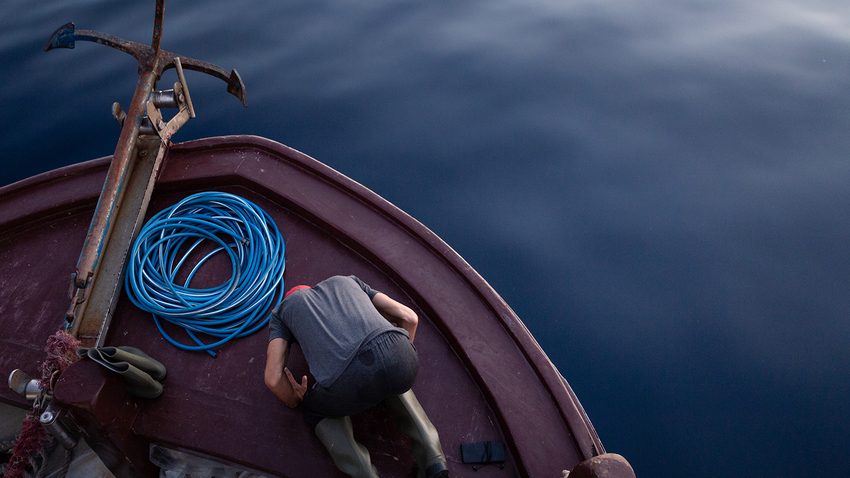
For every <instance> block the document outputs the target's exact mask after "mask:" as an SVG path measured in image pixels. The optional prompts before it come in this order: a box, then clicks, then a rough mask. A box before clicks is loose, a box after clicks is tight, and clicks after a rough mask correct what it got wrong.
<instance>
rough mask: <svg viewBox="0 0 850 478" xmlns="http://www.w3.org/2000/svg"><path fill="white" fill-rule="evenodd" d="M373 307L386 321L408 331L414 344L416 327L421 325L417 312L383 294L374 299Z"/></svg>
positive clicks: (378, 294)
mask: <svg viewBox="0 0 850 478" xmlns="http://www.w3.org/2000/svg"><path fill="white" fill-rule="evenodd" d="M372 305H374V306H375V308H376V309H378V312H380V313H381V315H383V316H384V318H385V319H387V320H388V321H390V322H392V323H396V324H398V326H399V327H401V328H402V329H404V330H406V331H407V333H409V334H410V341H411V342H413V336H414V335H416V326H417V325H418V324H419V317H418V316H417V315H416V312H414V311H413V310H411V309H410V307H407V306H406V305H404V304H402V303H400V302H396V301H395V300H393V299H391V298H390V297H389V296H388V295H387V294H384V293H383V292H378V293H377V294H376V295H375V297H373V298H372Z"/></svg>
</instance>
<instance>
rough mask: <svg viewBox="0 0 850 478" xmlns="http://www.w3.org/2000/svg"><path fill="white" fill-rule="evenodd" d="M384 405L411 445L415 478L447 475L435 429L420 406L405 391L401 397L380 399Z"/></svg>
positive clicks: (410, 392)
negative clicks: (414, 460)
mask: <svg viewBox="0 0 850 478" xmlns="http://www.w3.org/2000/svg"><path fill="white" fill-rule="evenodd" d="M384 405H386V406H387V408H388V409H389V410H390V413H392V414H393V416H394V417H395V420H396V423H397V424H398V427H399V428H400V429H401V431H402V433H404V434H405V435H407V436H409V437H410V440H411V441H412V442H413V456H415V457H416V464H417V465H418V467H419V471H418V473H417V476H418V478H444V477H447V476H449V469H448V464H447V463H446V456H445V455H444V454H443V447H442V446H440V436H439V435H438V434H437V429H436V428H434V425H433V424H432V423H431V420H429V419H428V416H427V415H425V410H422V405H420V404H419V400H417V399H416V395H414V394H413V390H408V391H407V392H404V393H403V394H401V395H393V396H391V397H388V398H387V399H385V400H384Z"/></svg>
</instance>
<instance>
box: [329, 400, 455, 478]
mask: <svg viewBox="0 0 850 478" xmlns="http://www.w3.org/2000/svg"><path fill="white" fill-rule="evenodd" d="M384 404H385V405H386V406H387V408H388V409H389V410H390V413H391V414H392V415H393V416H394V417H395V420H396V423H397V424H398V427H399V429H401V431H402V433H404V434H405V435H407V436H408V437H410V440H411V441H412V442H413V456H415V457H416V464H417V466H418V468H419V471H418V474H417V476H418V478H446V477H448V476H449V469H448V466H447V463H446V457H445V455H444V454H443V447H442V446H440V437H439V435H438V434H437V429H436V428H434V425H433V424H432V423H431V420H429V419H428V416H427V415H425V410H422V405H420V404H419V400H417V399H416V395H414V394H413V391H412V390H408V391H407V392H405V393H403V394H401V395H393V396H391V397H389V398H387V399H385V400H384ZM316 436H317V437H319V441H321V442H322V444H324V445H325V448H327V449H328V452H330V454H331V457H332V458H333V460H334V463H335V464H336V466H337V468H339V469H340V470H341V471H343V472H344V473H348V474H349V475H350V476H351V477H352V478H377V476H378V475H377V472H376V470H375V467H374V466H373V465H372V461H371V459H370V458H369V450H367V449H366V447H364V446H363V445H361V444H360V443H358V442H357V441H356V440H354V433H353V429H352V427H351V419H350V418H349V417H342V418H325V419H323V420H322V421H320V422H319V424H318V425H316Z"/></svg>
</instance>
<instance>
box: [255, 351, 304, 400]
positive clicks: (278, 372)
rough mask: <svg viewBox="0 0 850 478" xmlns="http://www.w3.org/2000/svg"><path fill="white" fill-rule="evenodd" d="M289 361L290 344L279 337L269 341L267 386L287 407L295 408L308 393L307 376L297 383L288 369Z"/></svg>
mask: <svg viewBox="0 0 850 478" xmlns="http://www.w3.org/2000/svg"><path fill="white" fill-rule="evenodd" d="M288 361H289V342H287V341H286V340H283V339H282V338H279V337H278V338H276V339H272V340H271V341H269V347H268V349H267V350H266V372H265V379H266V386H267V387H269V390H271V391H272V393H274V394H275V395H276V396H277V398H279V399H281V400H283V403H285V404H286V406H287V407H289V408H295V407H297V406H298V404H300V403H301V401H302V400H304V394H305V393H307V376H306V375H305V376H304V377H303V378H302V379H301V383H298V382H296V381H295V377H293V376H292V372H290V371H289V369H288V368H286V363H287V362H288Z"/></svg>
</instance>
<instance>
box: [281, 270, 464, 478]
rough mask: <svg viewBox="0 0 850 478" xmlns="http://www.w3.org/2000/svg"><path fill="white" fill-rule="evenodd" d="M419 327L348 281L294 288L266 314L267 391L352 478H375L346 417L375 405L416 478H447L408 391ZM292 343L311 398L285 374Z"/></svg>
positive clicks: (407, 312) (412, 317)
mask: <svg viewBox="0 0 850 478" xmlns="http://www.w3.org/2000/svg"><path fill="white" fill-rule="evenodd" d="M394 323H395V324H398V326H397V327H396V326H394V325H393V324H394ZM417 323H418V317H417V316H416V313H415V312H413V311H412V310H411V309H410V308H408V307H406V306H404V305H403V304H401V303H399V302H396V301H395V300H393V299H391V298H390V297H388V296H387V295H386V294H383V293H381V292H378V291H376V290H373V289H372V288H370V287H369V286H368V285H366V284H365V283H363V281H361V280H360V279H358V278H357V277H354V276H349V277H342V276H335V277H331V278H330V279H327V280H324V281H322V282H320V283H319V284H318V285H316V286H315V287H308V286H297V287H294V288H293V289H292V290H290V291H289V292H287V294H286V298H285V299H284V301H283V302H282V303H281V305H280V306H279V307H278V308H277V309H275V310H274V312H272V318H271V321H270V323H269V345H268V352H267V358H266V371H265V380H266V386H268V387H269V389H270V390H271V391H272V392H273V393H274V394H275V395H276V396H277V397H278V398H280V399H281V400H283V402H284V403H285V404H286V405H287V406H288V407H290V408H295V407H297V406H298V405H299V404H300V405H301V406H302V413H303V415H304V417H305V418H306V419H307V422H308V423H309V424H310V426H311V427H312V429H313V431H314V432H315V433H316V436H318V437H319V440H320V441H321V442H322V443H323V444H324V445H325V447H326V448H327V449H328V451H329V452H330V454H331V457H332V458H333V460H334V463H335V464H336V465H337V467H338V468H339V469H340V470H342V471H343V472H345V473H348V474H349V475H351V476H352V477H354V478H377V474H376V471H375V467H374V466H373V465H372V463H371V460H370V458H369V452H368V450H366V448H365V447H364V446H363V445H361V444H360V443H358V442H356V441H355V440H354V436H353V434H352V429H351V420H350V419H349V415H352V414H355V413H359V412H362V411H364V410H366V409H368V408H371V407H372V406H374V405H377V404H378V403H380V402H384V403H385V404H386V406H387V408H389V410H390V412H391V413H392V414H393V415H394V416H395V419H396V422H397V423H398V425H399V428H400V429H401V431H402V432H404V433H405V434H406V435H407V436H409V437H410V439H411V440H412V442H413V454H414V456H416V462H417V465H418V467H419V474H418V475H419V477H420V478H438V477H439V478H443V477H447V476H449V472H448V468H447V464H446V459H445V456H444V455H443V450H442V447H441V446H440V440H439V437H438V436H437V431H436V430H435V429H434V426H433V425H432V424H431V422H430V420H428V417H427V416H426V415H425V412H424V411H423V410H422V407H421V406H420V405H419V402H418V401H417V400H416V396H415V395H413V391H411V390H410V387H411V386H412V385H413V381H414V380H415V379H416V373H417V372H418V371H419V358H418V356H417V353H416V348H415V347H414V346H413V338H414V336H415V335H416V326H417ZM292 343H297V344H299V345H300V346H301V350H302V351H303V352H304V357H305V359H306V360H307V365H308V366H309V367H310V372H311V373H312V374H313V376H314V377H315V378H316V384H315V385H313V388H312V389H311V390H309V391H308V390H307V376H306V375H305V376H304V377H302V379H301V381H300V382H299V381H298V380H296V379H295V377H294V376H293V375H292V372H290V371H289V369H288V368H286V364H287V362H288V359H289V346H290V344H292Z"/></svg>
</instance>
